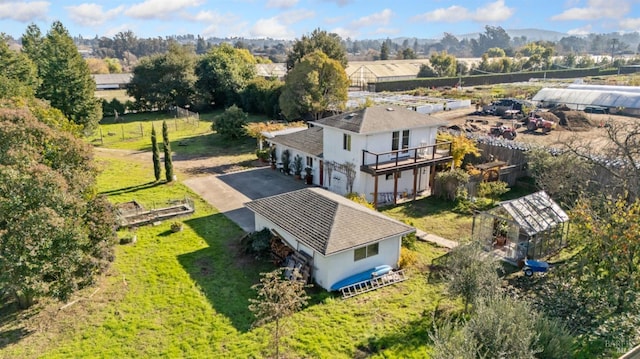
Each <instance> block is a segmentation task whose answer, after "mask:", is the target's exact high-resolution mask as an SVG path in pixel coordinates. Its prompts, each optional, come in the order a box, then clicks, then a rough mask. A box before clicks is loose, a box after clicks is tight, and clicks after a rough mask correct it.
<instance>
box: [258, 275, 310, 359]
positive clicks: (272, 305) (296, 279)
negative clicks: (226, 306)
mask: <svg viewBox="0 0 640 359" xmlns="http://www.w3.org/2000/svg"><path fill="white" fill-rule="evenodd" d="M285 270H291V271H292V275H293V278H292V279H291V280H289V279H286V278H283V276H284V272H285ZM305 287H306V285H305V283H304V281H302V280H301V276H300V273H299V272H298V271H297V270H294V269H293V268H279V269H276V270H274V271H272V272H268V273H262V278H261V279H260V283H259V284H256V285H254V286H252V287H251V288H253V289H254V290H256V291H257V292H258V297H257V298H256V299H249V301H250V303H251V304H250V305H249V310H250V311H251V312H253V314H254V315H255V317H256V321H255V323H254V325H256V326H259V325H263V324H266V323H271V322H273V323H274V325H275V328H274V330H273V331H272V332H271V333H272V335H273V337H272V340H273V348H274V349H275V353H274V354H275V357H276V358H279V357H280V339H281V338H282V336H283V334H284V333H283V331H284V329H285V327H284V324H285V323H284V321H285V319H286V318H287V317H289V316H291V315H292V314H294V313H296V312H297V311H299V310H300V309H302V308H303V307H304V306H305V305H307V303H308V301H309V296H308V295H307V294H306V292H305Z"/></svg>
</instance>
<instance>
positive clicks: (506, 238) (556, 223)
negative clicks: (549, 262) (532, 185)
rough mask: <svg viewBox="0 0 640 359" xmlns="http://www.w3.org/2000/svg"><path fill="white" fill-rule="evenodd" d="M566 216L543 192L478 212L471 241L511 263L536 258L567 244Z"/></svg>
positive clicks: (567, 220) (474, 219)
mask: <svg viewBox="0 0 640 359" xmlns="http://www.w3.org/2000/svg"><path fill="white" fill-rule="evenodd" d="M568 231H569V216H568V215H567V214H566V213H565V212H564V211H563V210H562V208H560V206H559V205H558V204H557V203H555V202H554V201H553V199H551V197H549V195H548V194H547V193H546V192H544V191H539V192H536V193H533V194H530V195H528V196H524V197H520V198H518V199H514V200H510V201H505V202H501V203H500V204H499V205H498V206H497V207H495V208H493V209H491V210H488V211H485V212H479V213H477V214H476V215H475V216H474V218H473V228H472V238H473V239H474V240H477V241H479V242H480V243H482V244H483V246H484V247H485V248H486V249H487V250H490V251H493V252H494V253H495V254H497V255H498V256H500V257H503V258H505V259H507V260H509V261H512V262H518V261H519V260H521V259H524V258H525V257H528V258H530V259H537V258H540V257H544V256H546V255H548V254H551V253H553V252H556V251H557V250H559V249H560V248H562V247H564V246H565V245H566V238H567V234H568Z"/></svg>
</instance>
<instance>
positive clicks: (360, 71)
mask: <svg viewBox="0 0 640 359" xmlns="http://www.w3.org/2000/svg"><path fill="white" fill-rule="evenodd" d="M423 64H429V60H428V59H414V60H385V61H363V62H357V61H353V62H349V64H348V65H347V68H346V70H345V71H346V72H347V76H348V77H349V81H351V86H356V87H360V88H363V89H364V88H366V86H367V85H368V84H370V83H375V82H384V81H397V80H407V79H415V78H417V77H418V72H420V66H421V65H423Z"/></svg>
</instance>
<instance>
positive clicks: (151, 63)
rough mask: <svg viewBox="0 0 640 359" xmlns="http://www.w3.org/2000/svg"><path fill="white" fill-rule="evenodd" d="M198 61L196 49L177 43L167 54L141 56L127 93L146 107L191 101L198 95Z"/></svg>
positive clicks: (181, 103)
mask: <svg viewBox="0 0 640 359" xmlns="http://www.w3.org/2000/svg"><path fill="white" fill-rule="evenodd" d="M195 63H196V58H195V54H194V53H192V52H191V51H189V50H188V49H187V48H185V47H183V46H180V45H178V44H175V43H173V44H171V45H170V46H169V52H167V53H166V54H163V55H154V56H151V57H145V58H142V59H141V60H140V63H139V64H138V66H136V67H135V68H134V70H133V78H132V79H131V82H130V83H129V85H128V87H127V93H128V94H129V95H130V96H132V97H134V98H135V99H136V102H137V103H138V105H139V106H140V108H142V109H152V108H159V109H167V108H169V107H170V106H185V105H187V104H191V103H193V101H194V96H195V87H194V85H195V83H196V76H195Z"/></svg>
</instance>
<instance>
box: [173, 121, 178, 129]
mask: <svg viewBox="0 0 640 359" xmlns="http://www.w3.org/2000/svg"><path fill="white" fill-rule="evenodd" d="M173 122H174V124H175V125H176V132H178V119H177V118H176V119H175V120H173Z"/></svg>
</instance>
